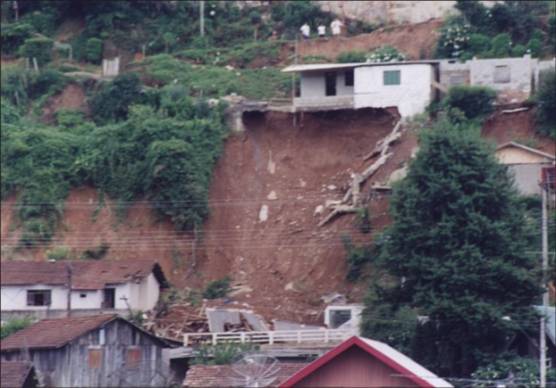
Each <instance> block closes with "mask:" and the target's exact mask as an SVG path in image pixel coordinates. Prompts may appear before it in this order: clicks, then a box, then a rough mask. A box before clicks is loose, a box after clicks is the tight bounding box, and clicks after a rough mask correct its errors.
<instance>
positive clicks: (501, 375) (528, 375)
mask: <svg viewBox="0 0 556 388" xmlns="http://www.w3.org/2000/svg"><path fill="white" fill-rule="evenodd" d="M471 376H472V377H473V379H475V380H477V381H479V383H478V384H475V386H477V387H479V388H486V387H490V386H491V384H490V383H489V382H490V381H503V380H506V379H512V380H514V381H519V387H522V388H534V387H538V386H539V383H540V381H539V363H538V361H537V360H535V359H533V358H525V357H520V356H518V355H516V354H512V353H504V354H501V355H499V356H498V357H496V358H495V359H494V360H490V362H489V363H488V364H486V365H483V366H481V367H480V368H478V369H477V370H476V371H475V372H473V374H472V375H471ZM555 379H556V371H555V370H554V369H549V370H548V376H547V380H548V381H554V380H555ZM481 381H482V382H483V383H481Z"/></svg>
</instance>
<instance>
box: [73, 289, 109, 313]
mask: <svg viewBox="0 0 556 388" xmlns="http://www.w3.org/2000/svg"><path fill="white" fill-rule="evenodd" d="M82 295H84V296H82ZM101 305H102V291H101V290H86V291H82V290H73V291H72V292H71V308H72V309H98V308H100V306H101Z"/></svg>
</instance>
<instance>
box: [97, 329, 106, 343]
mask: <svg viewBox="0 0 556 388" xmlns="http://www.w3.org/2000/svg"><path fill="white" fill-rule="evenodd" d="M105 343H106V331H105V330H104V328H102V329H100V330H99V331H98V344H99V345H104V344H105Z"/></svg>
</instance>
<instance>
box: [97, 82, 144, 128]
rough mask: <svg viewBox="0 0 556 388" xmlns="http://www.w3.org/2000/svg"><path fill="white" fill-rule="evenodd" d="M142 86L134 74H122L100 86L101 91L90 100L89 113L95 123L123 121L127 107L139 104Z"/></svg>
mask: <svg viewBox="0 0 556 388" xmlns="http://www.w3.org/2000/svg"><path fill="white" fill-rule="evenodd" d="M141 90H142V85H141V80H140V79H139V76H138V75H137V74H136V73H124V74H121V75H119V76H117V77H116V78H114V80H113V81H111V82H109V83H107V84H105V85H102V88H101V90H100V91H99V92H98V93H96V94H95V95H94V96H93V98H92V99H91V111H92V114H93V117H94V118H95V121H97V122H98V123H106V122H108V121H116V120H124V119H126V118H127V113H128V110H129V106H130V105H131V104H133V103H139V102H141V99H142V95H141Z"/></svg>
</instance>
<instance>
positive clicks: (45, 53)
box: [19, 37, 54, 65]
mask: <svg viewBox="0 0 556 388" xmlns="http://www.w3.org/2000/svg"><path fill="white" fill-rule="evenodd" d="M53 47H54V41H53V40H52V39H49V38H46V37H36V38H29V39H27V40H25V42H24V43H23V45H22V46H21V47H20V49H19V54H20V55H21V56H23V57H27V58H36V59H37V62H38V64H39V65H44V64H46V63H48V62H50V59H51V58H52V48H53Z"/></svg>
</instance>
